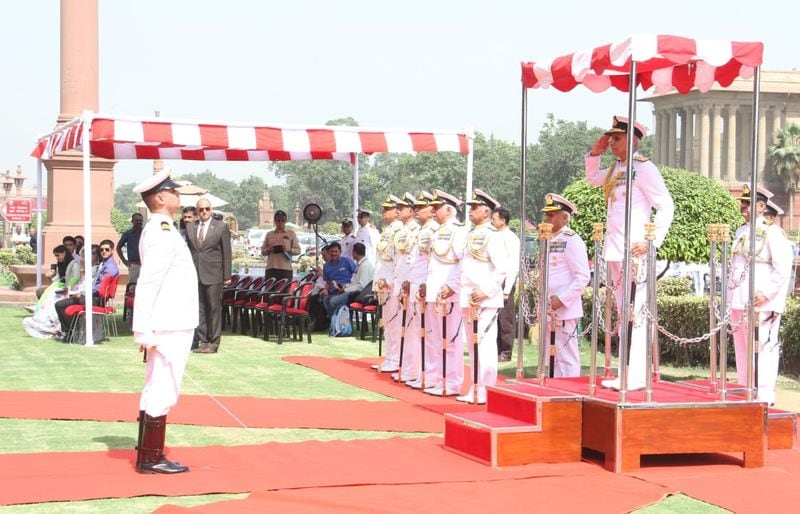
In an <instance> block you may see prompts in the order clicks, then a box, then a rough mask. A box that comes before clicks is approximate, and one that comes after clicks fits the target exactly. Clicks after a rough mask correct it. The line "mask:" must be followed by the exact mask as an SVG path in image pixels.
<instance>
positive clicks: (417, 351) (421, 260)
mask: <svg viewBox="0 0 800 514" xmlns="http://www.w3.org/2000/svg"><path fill="white" fill-rule="evenodd" d="M432 201H434V195H432V194H431V193H429V192H427V191H422V192H421V193H420V194H419V195H417V198H416V199H415V200H414V217H415V218H416V222H417V223H418V224H419V225H420V228H419V232H418V235H417V238H416V244H415V245H414V248H413V249H412V251H411V253H412V256H413V262H412V263H411V268H410V269H409V273H408V276H407V277H406V281H407V282H408V284H409V287H408V290H409V296H408V298H409V301H410V302H412V305H413V306H414V313H413V316H412V317H411V322H410V323H409V326H408V330H409V331H411V332H412V333H414V334H417V336H416V340H415V341H416V344H415V346H414V347H407V348H408V350H409V351H410V355H412V359H413V361H414V364H415V366H416V367H415V368H414V370H413V371H412V372H411V374H412V376H414V377H416V378H415V379H414V380H410V381H408V382H406V385H408V386H409V387H413V388H414V389H422V384H423V381H422V374H421V373H422V340H421V334H422V317H423V313H424V316H425V332H426V333H425V359H426V360H430V353H431V352H432V351H435V350H436V349H438V348H441V342H440V341H432V340H431V338H429V337H428V332H429V331H430V328H429V325H430V323H431V322H433V321H434V319H435V318H431V317H430V316H428V315H427V305H428V304H427V301H426V299H425V287H423V286H424V285H425V282H426V280H427V279H428V263H429V261H430V252H431V241H432V240H433V234H434V232H436V230H437V229H438V228H439V224H438V223H436V220H434V219H433V206H432V205H431V202H432ZM406 344H408V343H406ZM425 373H426V375H427V374H428V368H427V366H426V367H425ZM428 378H430V377H427V376H426V377H425V381H424V383H425V386H426V387H427V386H428V384H431V385H432V384H434V383H435V381H431V382H429V381H428Z"/></svg>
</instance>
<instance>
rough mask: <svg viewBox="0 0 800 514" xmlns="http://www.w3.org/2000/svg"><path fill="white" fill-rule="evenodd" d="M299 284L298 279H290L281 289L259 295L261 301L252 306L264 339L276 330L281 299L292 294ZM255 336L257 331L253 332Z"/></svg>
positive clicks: (267, 338)
mask: <svg viewBox="0 0 800 514" xmlns="http://www.w3.org/2000/svg"><path fill="white" fill-rule="evenodd" d="M299 286H300V281H298V280H292V281H291V282H289V283H288V284H286V285H285V286H284V287H283V289H282V290H281V291H275V292H272V293H265V294H263V295H262V297H261V301H260V302H259V303H258V304H256V305H255V306H254V314H255V316H257V320H258V321H259V323H260V325H261V327H262V328H263V332H264V341H268V340H269V336H270V334H271V333H272V332H277V331H278V328H277V325H278V320H279V319H280V315H281V309H282V307H281V301H282V300H283V299H284V298H286V297H287V296H289V295H291V294H293V293H294V292H295V290H297V288H298V287H299ZM253 335H254V336H257V335H258V333H257V331H254V332H253Z"/></svg>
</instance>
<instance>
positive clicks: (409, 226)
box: [392, 193, 421, 382]
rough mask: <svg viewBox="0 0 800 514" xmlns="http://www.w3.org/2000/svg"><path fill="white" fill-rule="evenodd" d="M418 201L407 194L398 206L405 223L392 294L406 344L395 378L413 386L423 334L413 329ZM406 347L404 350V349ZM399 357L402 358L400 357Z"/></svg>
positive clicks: (397, 243)
mask: <svg viewBox="0 0 800 514" xmlns="http://www.w3.org/2000/svg"><path fill="white" fill-rule="evenodd" d="M415 201H416V198H415V197H414V195H412V194H411V193H405V194H404V195H403V197H402V198H401V199H400V202H398V203H397V217H398V218H399V219H400V221H401V222H402V223H403V226H402V227H400V230H398V231H397V234H396V235H395V237H394V279H395V280H394V290H393V291H392V294H393V295H394V296H396V297H397V298H398V301H399V302H401V303H400V315H399V316H398V318H399V319H400V326H401V333H400V338H401V342H402V344H401V345H399V346H398V350H402V352H403V355H402V358H401V360H402V362H403V368H402V369H401V370H400V371H399V372H398V374H397V375H392V378H394V379H395V380H400V381H401V382H409V381H412V380H416V379H418V378H419V376H418V375H419V367H420V366H419V356H420V353H421V352H420V351H419V331H417V332H414V331H413V330H412V329H411V324H412V321H413V320H414V319H415V318H416V317H417V316H418V315H419V312H418V308H417V306H416V305H415V303H416V302H415V300H414V296H412V295H411V290H410V287H411V286H410V284H411V283H410V278H411V269H412V267H413V265H414V261H415V255H414V252H415V249H416V246H417V238H418V236H419V223H417V221H416V219H415V218H414V202H415ZM402 302H406V306H405V307H406V308H405V311H406V312H405V323H406V324H405V327H403V325H402V323H403V317H404V316H403V303H402ZM400 346H402V348H400ZM399 355H400V354H399V353H398V357H399Z"/></svg>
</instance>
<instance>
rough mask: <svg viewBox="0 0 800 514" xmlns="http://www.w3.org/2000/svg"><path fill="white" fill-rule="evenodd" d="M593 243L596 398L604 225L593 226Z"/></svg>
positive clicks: (592, 378)
mask: <svg viewBox="0 0 800 514" xmlns="http://www.w3.org/2000/svg"><path fill="white" fill-rule="evenodd" d="M592 241H594V276H593V277H592V348H591V351H590V356H589V359H590V363H589V396H594V393H595V389H596V388H597V383H596V382H597V332H598V329H599V327H598V326H597V325H598V321H599V318H600V313H599V312H598V309H599V308H600V267H599V263H600V252H602V246H601V245H602V243H601V242H602V241H603V224H602V223H593V224H592Z"/></svg>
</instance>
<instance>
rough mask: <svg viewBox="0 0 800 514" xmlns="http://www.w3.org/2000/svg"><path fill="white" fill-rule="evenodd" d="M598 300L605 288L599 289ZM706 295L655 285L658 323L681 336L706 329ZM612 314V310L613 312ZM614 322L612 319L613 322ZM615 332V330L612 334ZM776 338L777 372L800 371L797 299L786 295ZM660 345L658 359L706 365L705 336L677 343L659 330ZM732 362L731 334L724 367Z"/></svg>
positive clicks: (587, 301) (588, 315) (588, 314)
mask: <svg viewBox="0 0 800 514" xmlns="http://www.w3.org/2000/svg"><path fill="white" fill-rule="evenodd" d="M600 298H601V301H603V299H604V298H605V291H604V290H602V289H601V291H600ZM708 308H709V305H708V296H695V295H680V296H670V295H667V294H665V292H664V291H662V290H660V289H659V294H658V323H659V325H661V326H662V327H663V328H664V329H665V330H666V331H668V332H670V333H671V334H674V335H677V336H679V337H682V338H687V339H688V338H694V337H698V336H701V335H703V334H706V333H708V331H709V325H708V321H709V320H708ZM583 309H584V317H583V326H584V327H586V326H589V324H590V323H591V322H592V310H591V309H592V290H591V288H587V289H586V290H585V291H584V294H583ZM614 317H615V318H616V312H614ZM614 323H615V324H616V322H614ZM615 335H616V334H615ZM779 337H780V340H781V341H782V343H783V350H782V353H781V373H784V374H786V373H789V374H795V375H796V374H798V373H800V299H790V300H789V301H788V303H787V309H786V312H784V314H783V316H782V318H781V330H780V336H779ZM604 338H605V334H603V332H602V330H601V331H600V334H599V336H598V341H599V346H600V347H602V341H603V339H604ZM612 341H613V342H612V346H613V351H614V352H615V353H616V351H617V350H616V341H617V338H616V337H614V338H613V339H612ZM659 344H660V346H661V356H660V361H661V362H662V363H665V364H671V365H675V366H703V367H708V364H709V352H710V346H709V342H708V340H704V341H701V342H698V343H691V344H679V343H676V342H674V341H672V340H671V339H669V338H667V337H666V336H664V335H663V334H660V333H659ZM733 366H735V359H734V349H733V338H732V337H730V338H729V339H728V368H729V369H730V370H733V369H734V368H733Z"/></svg>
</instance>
